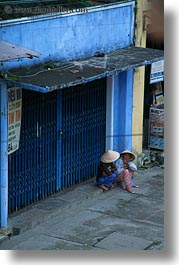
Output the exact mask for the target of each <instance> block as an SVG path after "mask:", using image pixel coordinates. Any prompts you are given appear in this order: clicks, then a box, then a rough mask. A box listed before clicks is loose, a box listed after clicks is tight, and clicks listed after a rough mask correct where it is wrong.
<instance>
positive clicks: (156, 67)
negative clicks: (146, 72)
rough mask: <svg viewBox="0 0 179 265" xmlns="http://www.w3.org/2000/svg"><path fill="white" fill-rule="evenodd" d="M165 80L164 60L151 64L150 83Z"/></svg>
mask: <svg viewBox="0 0 179 265" xmlns="http://www.w3.org/2000/svg"><path fill="white" fill-rule="evenodd" d="M163 80H164V60H160V61H158V62H155V63H152V64H151V72H150V84H153V83H156V82H161V81H163Z"/></svg>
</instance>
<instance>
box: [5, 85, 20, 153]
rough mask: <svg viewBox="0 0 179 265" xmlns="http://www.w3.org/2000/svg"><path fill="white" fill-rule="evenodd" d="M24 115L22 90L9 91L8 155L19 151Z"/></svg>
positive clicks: (10, 89) (11, 89) (17, 88)
mask: <svg viewBox="0 0 179 265" xmlns="http://www.w3.org/2000/svg"><path fill="white" fill-rule="evenodd" d="M21 115H22V89H21V88H19V87H12V88H9V89H8V155H9V154H11V153H13V152H15V151H16V150H17V149H19V141H20V130H21Z"/></svg>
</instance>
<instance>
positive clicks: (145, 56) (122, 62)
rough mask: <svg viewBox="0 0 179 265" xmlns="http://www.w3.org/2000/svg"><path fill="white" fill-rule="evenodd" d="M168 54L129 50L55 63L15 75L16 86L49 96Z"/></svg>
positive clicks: (154, 60)
mask: <svg viewBox="0 0 179 265" xmlns="http://www.w3.org/2000/svg"><path fill="white" fill-rule="evenodd" d="M163 59H164V51H162V50H156V49H149V48H141V47H127V48H122V49H119V50H115V51H113V52H109V53H106V54H100V53H98V54H96V55H94V56H92V57H89V58H85V59H82V60H75V61H70V62H66V63H62V62H55V63H54V64H51V65H50V67H48V69H43V70H42V67H41V68H39V69H38V68H37V66H35V67H32V69H31V72H29V69H28V75H27V70H26V69H25V71H24V73H23V70H22V69H21V70H20V72H17V71H16V72H14V73H13V74H14V76H15V77H16V80H18V82H16V83H15V85H18V86H21V87H24V88H27V89H31V90H35V91H40V92H49V91H52V90H55V89H62V88H65V87H69V86H75V85H78V84H83V83H87V82H90V81H93V80H95V79H100V78H103V77H107V76H109V75H112V74H117V73H119V72H122V71H126V70H128V69H131V68H137V67H140V66H145V65H148V64H151V63H153V62H156V61H159V60H163Z"/></svg>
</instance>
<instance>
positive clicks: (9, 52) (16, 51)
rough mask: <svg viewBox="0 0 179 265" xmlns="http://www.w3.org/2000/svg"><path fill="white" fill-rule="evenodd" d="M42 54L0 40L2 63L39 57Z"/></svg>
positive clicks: (0, 58) (0, 60) (0, 59)
mask: <svg viewBox="0 0 179 265" xmlns="http://www.w3.org/2000/svg"><path fill="white" fill-rule="evenodd" d="M39 56H40V54H39V53H37V52H34V51H32V50H29V49H26V48H23V47H20V46H17V45H15V44H13V43H10V42H7V41H4V40H0V62H5V61H10V60H15V59H20V58H33V57H39Z"/></svg>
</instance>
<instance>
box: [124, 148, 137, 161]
mask: <svg viewBox="0 0 179 265" xmlns="http://www.w3.org/2000/svg"><path fill="white" fill-rule="evenodd" d="M124 154H130V155H131V160H134V159H135V155H134V154H133V153H132V152H131V151H129V150H125V151H123V152H122V153H121V156H123V155H124Z"/></svg>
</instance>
